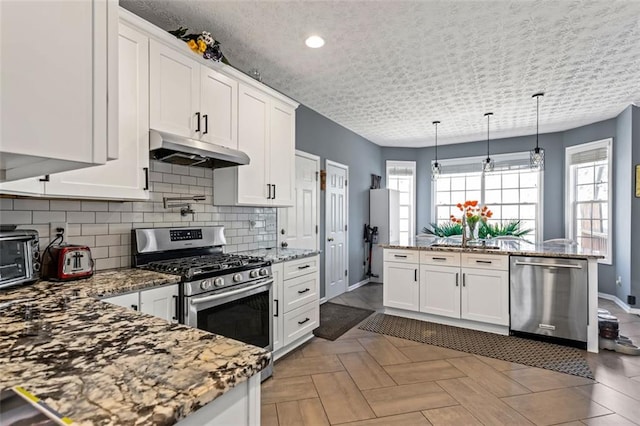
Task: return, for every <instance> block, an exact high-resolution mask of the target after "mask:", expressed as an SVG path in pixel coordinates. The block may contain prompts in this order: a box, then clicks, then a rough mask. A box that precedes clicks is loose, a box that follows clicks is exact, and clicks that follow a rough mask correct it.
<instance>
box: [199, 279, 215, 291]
mask: <svg viewBox="0 0 640 426" xmlns="http://www.w3.org/2000/svg"><path fill="white" fill-rule="evenodd" d="M212 286H213V283H212V282H211V280H204V281H202V282H201V283H200V288H201V289H203V290H209V289H210V288H211V287H212Z"/></svg>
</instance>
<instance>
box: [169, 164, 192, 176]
mask: <svg viewBox="0 0 640 426" xmlns="http://www.w3.org/2000/svg"><path fill="white" fill-rule="evenodd" d="M171 172H172V173H173V174H174V175H187V176H188V175H189V167H187V166H181V165H179V164H172V165H171Z"/></svg>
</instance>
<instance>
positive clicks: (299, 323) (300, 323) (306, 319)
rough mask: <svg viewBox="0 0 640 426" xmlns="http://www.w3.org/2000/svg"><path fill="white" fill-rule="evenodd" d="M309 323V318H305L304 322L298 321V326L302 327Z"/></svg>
mask: <svg viewBox="0 0 640 426" xmlns="http://www.w3.org/2000/svg"><path fill="white" fill-rule="evenodd" d="M307 321H309V318H305V319H304V320H302V321H298V325H302V324H304V323H305V322H307Z"/></svg>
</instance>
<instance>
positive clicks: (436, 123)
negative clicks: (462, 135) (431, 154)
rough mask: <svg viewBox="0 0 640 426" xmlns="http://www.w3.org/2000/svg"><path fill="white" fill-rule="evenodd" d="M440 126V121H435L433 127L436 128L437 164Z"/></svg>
mask: <svg viewBox="0 0 640 426" xmlns="http://www.w3.org/2000/svg"><path fill="white" fill-rule="evenodd" d="M438 124H440V122H439V121H434V122H433V125H434V126H436V164H437V163H438Z"/></svg>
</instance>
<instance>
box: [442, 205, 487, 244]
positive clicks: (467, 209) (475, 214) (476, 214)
mask: <svg viewBox="0 0 640 426" xmlns="http://www.w3.org/2000/svg"><path fill="white" fill-rule="evenodd" d="M456 207H458V208H459V209H460V211H461V212H462V218H460V219H459V218H457V217H455V216H454V215H451V221H452V222H454V223H459V224H461V225H462V232H465V224H466V225H467V227H468V228H469V239H474V238H475V235H476V234H475V231H476V226H477V225H478V222H480V221H482V222H486V221H487V219H489V218H490V217H491V216H493V212H492V211H491V210H489V208H488V207H487V206H483V207H480V206H478V201H477V200H473V201H471V200H467V201H465V202H464V204H462V203H458V204H457V205H456Z"/></svg>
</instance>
